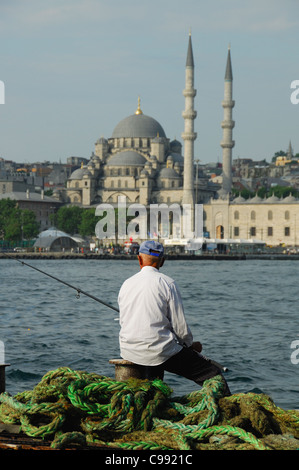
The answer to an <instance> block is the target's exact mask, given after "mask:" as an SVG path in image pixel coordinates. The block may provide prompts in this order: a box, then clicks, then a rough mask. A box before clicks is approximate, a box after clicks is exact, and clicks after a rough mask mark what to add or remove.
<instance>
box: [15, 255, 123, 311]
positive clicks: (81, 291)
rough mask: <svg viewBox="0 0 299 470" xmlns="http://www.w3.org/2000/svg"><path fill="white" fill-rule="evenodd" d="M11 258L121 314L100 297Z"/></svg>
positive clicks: (78, 294)
mask: <svg viewBox="0 0 299 470" xmlns="http://www.w3.org/2000/svg"><path fill="white" fill-rule="evenodd" d="M10 258H12V259H14V260H16V261H18V262H19V263H21V264H23V265H25V266H28V267H29V268H32V269H35V271H38V272H40V273H42V274H45V275H46V276H48V277H51V278H52V279H55V281H58V282H61V283H62V284H64V285H66V286H68V287H70V288H71V289H74V290H76V291H77V296H80V294H83V295H86V296H87V297H90V298H91V299H93V300H95V301H96V302H99V303H100V304H103V305H105V306H106V307H109V308H112V310H115V311H116V312H119V310H118V308H116V307H113V305H110V304H107V303H106V302H104V301H103V300H101V299H99V298H98V297H95V296H94V295H91V294H89V293H88V292H85V291H84V290H82V289H80V288H78V287H75V286H72V284H69V283H68V282H65V281H62V280H61V279H59V278H58V277H55V276H52V274H49V273H46V272H45V271H42V270H41V269H38V268H36V267H35V266H32V265H31V264H28V263H25V261H21V260H19V259H18V258H15V257H13V256H10Z"/></svg>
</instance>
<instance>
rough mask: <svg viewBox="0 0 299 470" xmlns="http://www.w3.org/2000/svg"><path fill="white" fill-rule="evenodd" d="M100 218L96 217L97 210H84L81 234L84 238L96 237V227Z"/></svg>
mask: <svg viewBox="0 0 299 470" xmlns="http://www.w3.org/2000/svg"><path fill="white" fill-rule="evenodd" d="M98 220H99V217H96V216H95V209H84V211H83V212H82V217H81V223H80V225H79V233H80V235H82V236H83V237H85V236H86V235H95V227H96V224H97V221H98Z"/></svg>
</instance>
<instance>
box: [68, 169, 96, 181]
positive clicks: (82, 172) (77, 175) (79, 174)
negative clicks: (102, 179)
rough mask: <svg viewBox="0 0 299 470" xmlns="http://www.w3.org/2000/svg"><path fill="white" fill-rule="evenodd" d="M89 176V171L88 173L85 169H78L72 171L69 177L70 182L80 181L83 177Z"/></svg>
mask: <svg viewBox="0 0 299 470" xmlns="http://www.w3.org/2000/svg"><path fill="white" fill-rule="evenodd" d="M85 175H87V176H91V173H90V171H88V170H87V169H86V168H78V169H77V170H75V171H73V173H72V174H71V176H70V178H69V179H70V180H81V179H82V178H83V176H85Z"/></svg>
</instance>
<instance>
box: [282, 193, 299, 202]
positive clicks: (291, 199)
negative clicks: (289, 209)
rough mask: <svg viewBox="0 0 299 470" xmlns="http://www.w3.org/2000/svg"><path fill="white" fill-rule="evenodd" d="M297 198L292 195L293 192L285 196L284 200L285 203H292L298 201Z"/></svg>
mask: <svg viewBox="0 0 299 470" xmlns="http://www.w3.org/2000/svg"><path fill="white" fill-rule="evenodd" d="M296 201H297V199H296V198H295V197H294V196H293V195H292V194H289V195H288V196H287V197H285V198H284V199H283V200H282V202H285V203H287V204H288V203H292V202H296Z"/></svg>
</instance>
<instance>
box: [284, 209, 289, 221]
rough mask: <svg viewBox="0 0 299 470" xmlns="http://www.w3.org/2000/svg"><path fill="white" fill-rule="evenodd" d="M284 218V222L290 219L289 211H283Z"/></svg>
mask: <svg viewBox="0 0 299 470" xmlns="http://www.w3.org/2000/svg"><path fill="white" fill-rule="evenodd" d="M284 218H285V219H286V220H289V218H290V211H285V213H284Z"/></svg>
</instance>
